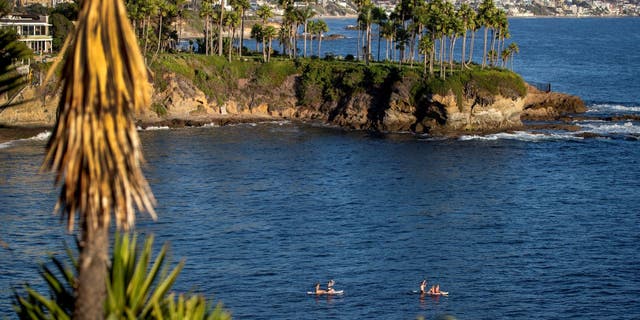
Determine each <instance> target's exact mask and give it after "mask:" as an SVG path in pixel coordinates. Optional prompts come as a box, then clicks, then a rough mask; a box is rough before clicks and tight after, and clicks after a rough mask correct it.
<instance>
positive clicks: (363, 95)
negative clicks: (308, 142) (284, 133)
mask: <svg viewBox="0 0 640 320" xmlns="http://www.w3.org/2000/svg"><path fill="white" fill-rule="evenodd" d="M297 81H298V79H297V77H296V76H289V77H288V78H286V79H285V81H283V82H282V83H281V84H280V85H277V86H274V87H270V88H268V90H266V89H265V88H264V87H260V85H258V84H257V83H255V82H254V81H252V80H250V79H241V80H239V81H238V83H237V84H235V85H234V88H235V89H234V90H232V91H231V92H228V93H227V98H226V100H224V101H215V100H212V99H208V98H207V96H206V94H205V93H204V92H202V91H201V90H200V89H199V88H198V87H197V86H196V85H195V84H193V83H191V82H189V81H186V80H184V79H182V78H180V77H179V76H177V75H175V74H166V75H164V76H163V81H162V83H164V84H165V86H164V87H163V88H162V89H161V90H160V89H158V88H156V91H155V93H154V95H153V105H152V107H151V108H150V109H148V110H144V111H143V112H141V113H139V114H137V115H136V118H137V120H138V122H139V123H140V125H143V126H144V125H157V124H164V125H171V126H180V125H197V124H203V123H211V122H214V123H219V124H225V123H229V122H244V121H250V120H266V119H299V120H305V121H308V120H312V121H321V122H324V123H329V124H333V125H337V126H340V127H344V128H350V129H356V130H376V131H388V132H417V133H432V134H450V133H456V132H469V131H472V132H496V131H503V130H509V129H514V128H519V127H522V121H521V119H555V118H557V117H560V116H562V115H565V114H568V113H580V112H584V111H585V110H586V109H585V107H584V103H583V102H582V100H580V98H578V97H575V96H570V95H566V94H561V93H555V92H551V93H546V92H541V91H539V90H537V89H535V88H534V87H532V86H528V88H527V89H528V93H527V95H526V96H525V97H518V96H517V95H513V96H512V97H505V96H502V95H491V96H490V97H488V96H487V95H486V94H484V95H481V94H479V93H475V92H473V90H467V91H465V92H464V94H463V95H462V96H456V95H455V94H454V93H452V92H449V93H448V94H444V95H442V94H424V95H422V96H421V97H420V98H419V99H416V98H415V96H413V95H412V93H411V88H412V83H410V80H406V81H403V80H399V81H397V82H395V83H393V84H392V85H391V86H390V88H388V90H386V91H385V90H382V92H378V91H375V90H372V91H373V92H354V93H353V94H351V95H349V96H346V97H342V98H341V99H339V100H338V101H323V100H318V102H317V103H310V104H308V105H300V102H299V99H298V97H297V96H296V89H297V88H296V86H297ZM312 89H313V88H312ZM22 95H23V97H22V99H23V100H29V99H31V98H32V97H37V96H38V94H37V92H36V91H35V89H27V90H25V91H24V92H23V94H22ZM416 100H417V101H416ZM56 106H57V101H56V99H52V98H49V99H47V100H46V103H44V104H42V101H41V100H32V101H29V102H28V103H25V104H22V105H19V106H15V107H9V108H6V109H5V110H2V112H1V113H0V125H5V126H51V125H53V122H54V121H55V108H56Z"/></svg>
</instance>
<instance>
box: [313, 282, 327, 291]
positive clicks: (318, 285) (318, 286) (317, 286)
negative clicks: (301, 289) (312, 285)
mask: <svg viewBox="0 0 640 320" xmlns="http://www.w3.org/2000/svg"><path fill="white" fill-rule="evenodd" d="M315 293H316V294H325V293H327V290H324V289H320V282H316V290H315Z"/></svg>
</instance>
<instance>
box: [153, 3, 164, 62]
mask: <svg viewBox="0 0 640 320" xmlns="http://www.w3.org/2000/svg"><path fill="white" fill-rule="evenodd" d="M160 47H162V13H160V22H159V24H158V47H157V48H156V54H154V55H153V59H151V61H152V62H153V61H155V60H156V58H157V57H158V54H159V53H160Z"/></svg>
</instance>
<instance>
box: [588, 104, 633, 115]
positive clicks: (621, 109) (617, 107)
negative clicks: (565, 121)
mask: <svg viewBox="0 0 640 320" xmlns="http://www.w3.org/2000/svg"><path fill="white" fill-rule="evenodd" d="M587 112H588V113H607V112H616V113H640V106H625V105H621V104H610V103H601V104H593V105H590V106H589V107H588V110H587Z"/></svg>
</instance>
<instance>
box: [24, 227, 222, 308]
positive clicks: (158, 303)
mask: <svg viewBox="0 0 640 320" xmlns="http://www.w3.org/2000/svg"><path fill="white" fill-rule="evenodd" d="M152 246H153V237H149V238H147V240H146V241H144V244H143V246H142V248H139V247H138V246H137V236H135V235H133V236H130V235H128V234H123V235H119V234H117V235H116V236H115V244H114V247H113V252H112V257H111V263H110V265H109V277H108V280H107V302H106V304H105V318H106V319H109V320H111V319H165V318H167V319H210V320H212V319H225V320H226V319H231V316H230V315H229V314H228V313H227V312H225V311H224V310H223V309H222V306H221V305H220V304H218V305H217V306H216V307H215V309H212V308H211V306H210V304H209V303H208V302H207V301H206V300H205V299H204V298H203V297H201V296H192V297H190V298H187V299H185V298H184V296H183V295H180V296H179V297H178V301H177V303H176V300H175V296H174V294H168V292H169V291H170V289H171V287H172V285H173V283H174V282H175V280H176V278H177V277H178V274H179V273H180V271H181V270H182V267H183V265H184V262H180V263H179V264H178V265H177V266H176V267H175V268H173V270H171V271H169V270H168V267H167V265H166V264H165V261H166V260H165V258H166V254H167V250H168V245H167V244H165V245H163V246H162V249H161V250H160V253H158V255H157V256H156V258H155V260H153V263H152V264H151V262H152V257H151V256H152ZM67 257H68V259H69V261H68V263H64V262H63V261H62V260H59V259H58V258H56V257H51V260H52V263H53V266H54V267H55V268H54V269H51V268H49V267H48V266H46V265H42V266H41V275H42V277H43V278H44V280H45V281H46V283H47V285H48V287H49V293H50V295H49V296H50V298H47V297H46V296H45V295H42V294H40V293H38V292H36V291H35V290H34V289H33V288H32V287H30V286H29V285H28V284H27V285H25V291H26V295H25V296H21V295H20V294H18V293H17V292H16V293H15V302H14V309H15V310H16V313H17V315H18V317H19V318H20V319H71V316H72V313H73V310H74V303H75V302H74V299H73V296H74V293H73V288H74V286H75V283H76V281H77V280H76V277H75V274H77V271H78V261H77V259H76V258H75V257H74V255H73V253H72V252H71V250H69V249H67Z"/></svg>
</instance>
